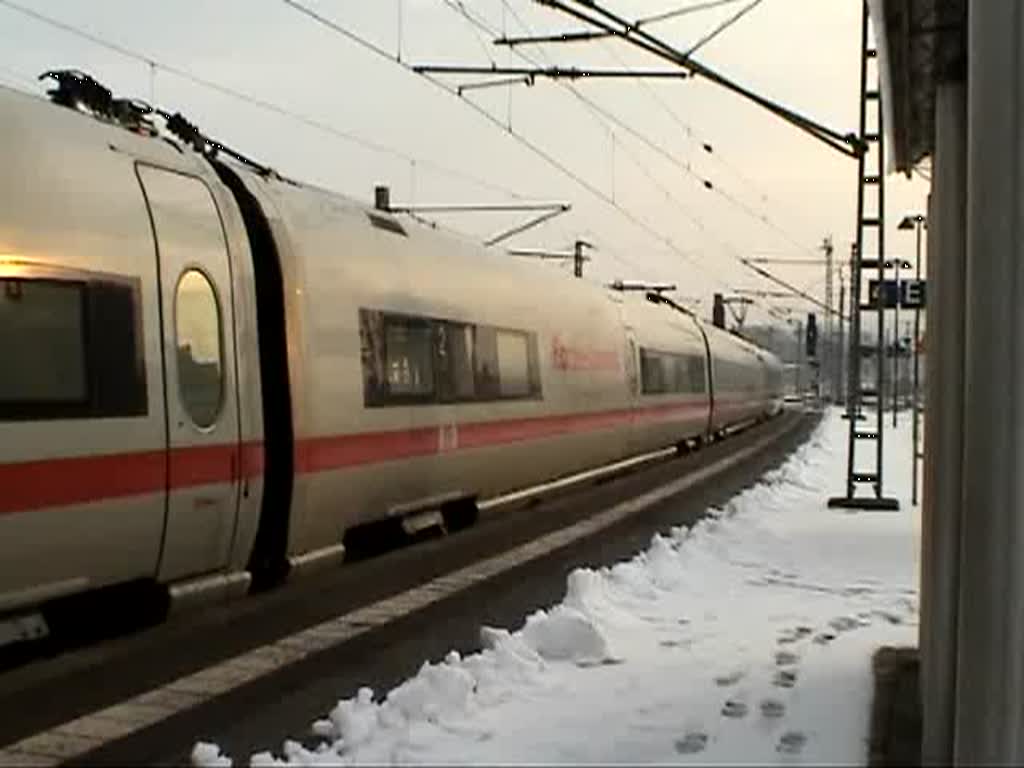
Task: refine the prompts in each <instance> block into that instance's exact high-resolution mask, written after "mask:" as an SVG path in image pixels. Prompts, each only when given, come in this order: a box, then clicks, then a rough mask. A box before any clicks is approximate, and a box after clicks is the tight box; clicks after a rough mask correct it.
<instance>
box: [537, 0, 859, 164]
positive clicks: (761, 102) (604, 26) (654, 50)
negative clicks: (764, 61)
mask: <svg viewBox="0 0 1024 768" xmlns="http://www.w3.org/2000/svg"><path fill="white" fill-rule="evenodd" d="M568 1H569V2H574V3H576V4H577V5H582V6H584V7H585V8H587V9H588V10H589V11H591V12H592V13H596V14H599V15H600V16H602V17H604V18H603V19H602V18H596V17H595V16H593V15H591V13H584V12H583V11H581V10H578V9H576V8H574V7H572V6H570V5H569V4H568V3H567V2H563V0H535V2H537V3H539V4H540V5H544V6H547V7H549V8H553V9H555V10H558V11H561V12H563V13H565V14H568V15H570V16H573V17H575V18H577V19H579V20H581V21H584V22H586V23H587V24H590V25H591V26H593V27H596V28H598V29H601V30H604V31H606V32H608V33H609V34H611V35H615V36H617V37H621V38H622V39H623V40H626V41H628V42H630V43H632V44H633V45H635V46H637V47H638V48H641V49H642V50H645V51H647V52H649V53H651V54H653V55H655V56H658V57H659V58H662V59H665V60H667V61H671V62H672V63H674V64H677V65H678V66H681V67H684V68H685V69H687V70H689V72H690V73H691V74H692V75H693V76H699V77H703V78H705V79H707V80H709V81H711V82H713V83H715V84H716V85H719V86H721V87H723V88H725V89H726V90H729V91H732V92H733V93H736V94H738V95H740V96H742V97H744V98H746V99H747V100H749V101H752V102H754V103H755V104H757V105H758V106H760V107H763V108H764V109H766V110H768V111H769V112H771V113H772V114H774V115H776V116H778V117H780V118H782V119H783V120H785V121H786V122H788V123H790V124H792V125H795V126H796V127H797V128H800V129H801V130H803V131H805V132H807V133H809V134H810V135H812V136H814V137H815V138H816V139H818V140H819V141H821V142H823V143H824V144H826V145H828V146H830V147H832V149H835V150H837V151H839V152H841V153H842V154H844V155H847V156H849V157H858V156H859V155H860V154H861V153H862V152H863V151H864V150H863V145H862V143H861V142H860V140H859V139H858V138H857V137H856V136H855V135H853V134H852V133H851V134H842V133H839V132H838V131H835V130H833V129H831V128H829V127H827V126H824V125H821V124H820V123H817V122H815V121H813V120H811V119H810V118H808V117H805V116H804V115H801V114H799V113H798V112H795V111H793V110H791V109H789V108H788V107H785V106H782V105H781V104H778V103H776V102H774V101H772V100H770V99H768V98H766V97H764V96H761V95H760V94H757V93H755V92H753V91H751V90H750V89H749V88H746V87H744V86H742V85H740V84H739V83H736V82H734V81H732V80H730V79H728V78H727V77H725V76H724V75H722V74H720V73H718V72H717V71H715V70H713V69H711V68H710V67H707V66H705V65H704V64H702V63H700V62H699V61H697V60H696V59H693V58H691V57H690V56H688V55H687V54H685V53H683V52H682V51H680V50H678V49H676V48H673V47H672V46H670V45H669V44H668V43H666V42H664V41H663V40H661V39H659V38H657V37H655V36H654V35H651V34H650V33H648V32H645V31H644V30H643V29H641V28H639V27H637V26H636V24H635V23H632V22H630V21H628V20H626V19H623V18H622V17H620V16H618V15H616V14H614V13H612V12H611V11H609V10H607V9H605V8H602V7H601V6H599V5H598V4H597V3H596V2H593V0H568Z"/></svg>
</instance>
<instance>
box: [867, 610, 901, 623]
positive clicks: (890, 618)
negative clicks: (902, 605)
mask: <svg viewBox="0 0 1024 768" xmlns="http://www.w3.org/2000/svg"><path fill="white" fill-rule="evenodd" d="M874 614H875V616H878V617H880V618H883V619H885V620H886V621H887V622H889V623H890V624H902V623H903V618H902V617H900V616H897V615H896V614H895V613H890V612H889V611H874Z"/></svg>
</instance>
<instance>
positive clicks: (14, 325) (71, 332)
mask: <svg viewBox="0 0 1024 768" xmlns="http://www.w3.org/2000/svg"><path fill="white" fill-rule="evenodd" d="M0 284H2V285H3V291H2V292H0V356H2V359H3V360H4V374H3V376H0V401H3V402H5V403H26V404H31V403H64V404H69V403H78V404H81V405H84V404H85V403H86V402H87V401H88V397H89V378H88V368H87V364H86V339H85V328H86V311H85V310H86V286H85V283H83V282H74V283H72V282H58V281H55V280H3V281H0Z"/></svg>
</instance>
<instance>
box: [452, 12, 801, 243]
mask: <svg viewBox="0 0 1024 768" xmlns="http://www.w3.org/2000/svg"><path fill="white" fill-rule="evenodd" d="M757 2H760V0H757ZM755 4H756V3H755ZM715 5H718V4H717V3H711V4H701V6H699V7H698V6H688V8H690V9H692V10H705V9H707V8H710V7H712V6H715ZM753 5H754V4H751V5H748V6H747V7H746V9H745V10H750V9H751V8H752V7H753ZM502 6H503V7H504V8H507V9H508V10H509V12H510V13H511V14H512V16H513V18H514V19H515V20H516V23H518V24H519V26H520V28H522V29H523V31H524V32H526V33H527V34H532V33H533V30H532V28H531V27H530V26H529V25H528V24H527V23H526V22H525V21H524V20H523V18H522V17H521V16H520V15H519V13H517V12H516V11H515V9H514V8H513V7H512V6H511V4H510V3H509V0H502ZM467 18H469V17H468V15H467ZM738 18H739V16H734V17H733V21H732V23H735V21H736V20H738ZM725 28H727V27H725V26H723V25H719V27H718V28H717V29H718V30H719V31H722V30H724V29H725ZM605 50H607V52H608V53H609V54H610V55H611V56H612V57H613V58H614V59H615V60H616V61H617V62H618V63H619V65H620V66H622V67H623V68H624V69H626V70H629V69H630V67H629V65H627V64H626V63H625V62H624V61H623V60H622V59H621V57H619V56H618V54H617V53H616V52H615V51H614V49H612V48H610V47H609V46H605ZM519 55H520V57H521V58H524V59H525V60H526V61H530V62H532V59H530V58H529V57H527V56H525V55H524V54H522V53H519ZM541 55H542V56H543V57H544V59H545V60H546V61H547V62H548V63H550V62H551V59H550V58H549V57H548V56H546V55H545V54H544V53H543V51H542V52H541ZM638 82H639V83H640V84H641V86H642V87H644V89H645V90H646V91H647V93H648V94H649V95H650V96H651V98H652V99H654V100H655V102H657V103H658V104H660V106H661V107H662V109H663V110H664V111H665V112H666V113H667V114H668V115H669V117H670V118H671V119H672V120H673V121H674V122H676V124H677V125H679V126H680V127H681V128H683V130H684V131H685V133H686V135H688V136H689V138H691V139H693V140H694V141H696V142H697V143H698V144H699V145H700V147H701V149H702V150H703V151H705V152H706V153H707V154H709V155H710V156H711V157H712V159H713V160H714V161H715V162H717V163H719V164H721V165H722V166H723V167H725V168H726V169H727V170H729V171H730V172H731V173H732V174H733V175H734V176H736V177H737V178H739V179H740V181H741V182H743V183H745V184H746V185H747V186H750V187H752V188H753V186H754V185H753V182H751V181H750V180H748V179H746V178H745V177H744V176H743V175H742V174H740V173H739V171H738V170H736V169H735V168H733V167H732V166H731V164H729V163H728V162H727V161H726V160H725V159H724V158H723V157H721V156H720V154H719V153H717V152H714V151H713V147H712V146H711V144H710V143H709V142H707V141H705V140H703V139H700V138H699V137H697V136H696V131H695V130H694V128H693V126H691V125H689V124H688V123H686V122H685V121H683V120H682V119H681V118H680V117H679V116H678V115H677V114H676V113H675V111H674V110H672V109H671V108H670V107H669V106H668V104H666V103H665V101H664V99H662V98H661V97H660V96H659V95H658V94H657V92H656V91H654V89H653V88H652V87H651V85H650V83H649V82H648V81H647V80H645V79H643V78H638ZM570 90H571V91H572V92H573V93H574V95H575V96H576V98H577V99H579V100H580V101H582V102H584V103H586V104H588V105H589V106H590V107H592V108H593V109H597V110H599V111H600V112H601V113H602V114H603V116H604V117H605V118H606V119H609V120H611V121H613V122H615V123H616V124H617V125H619V127H621V128H623V129H624V130H626V131H627V132H628V133H630V134H631V135H632V136H633V137H634V138H636V139H637V140H638V141H641V142H642V143H644V144H645V145H646V146H647V147H648V148H649V149H651V150H652V151H654V152H656V153H657V154H658V155H660V156H661V157H663V158H664V159H666V160H667V161H668V162H670V163H672V164H673V165H675V166H676V167H677V168H679V169H680V170H682V171H683V172H684V173H686V174H687V175H689V176H690V177H691V178H693V179H694V180H695V182H696V183H698V184H700V185H701V186H702V187H704V188H706V189H709V190H710V191H712V192H713V193H715V194H717V195H719V196H721V197H722V198H723V199H725V200H726V201H727V202H729V203H730V204H731V205H734V206H735V207H737V208H739V209H740V210H741V211H742V212H743V213H745V214H747V215H749V216H751V217H752V218H754V219H757V220H758V221H759V222H760V223H762V224H764V225H765V226H767V227H769V228H770V229H772V230H773V231H774V232H776V233H777V234H779V235H781V236H782V237H783V238H784V239H786V240H787V241H789V242H790V243H791V244H793V245H794V246H796V247H797V248H800V249H801V250H803V251H806V252H808V253H812V252H813V250H812V249H811V248H809V247H808V246H806V245H805V244H803V243H801V242H800V241H799V239H798V238H796V237H795V236H794V235H792V234H791V233H790V232H789V231H787V230H786V229H784V228H783V227H781V226H780V225H778V224H777V223H776V222H775V221H773V220H772V219H771V218H770V217H769V216H768V215H767V214H765V213H759V212H758V211H755V210H753V209H752V208H751V207H750V206H748V205H747V204H745V203H743V202H742V201H741V200H740V199H739V198H738V197H736V196H735V195H733V194H731V193H729V192H727V191H726V190H724V189H722V188H721V187H720V186H719V185H718V184H715V183H713V182H712V181H711V180H709V179H705V178H704V177H703V176H701V175H700V174H698V173H696V172H695V171H694V170H693V169H692V167H691V165H690V164H689V163H685V162H683V161H682V160H680V159H679V158H678V157H677V156H676V155H675V154H674V153H673V152H671V151H669V150H668V149H666V148H665V147H663V146H662V145H660V144H659V143H657V142H655V141H653V140H652V139H650V138H649V137H648V136H646V135H644V134H643V133H641V132H640V131H638V130H636V129H635V128H634V127H633V126H631V125H629V124H627V123H625V122H624V121H622V120H620V119H619V118H617V117H616V116H615V115H614V114H612V113H611V112H609V111H608V110H606V109H604V108H603V107H601V106H600V105H598V104H597V102H595V101H594V100H593V99H590V98H588V97H587V96H585V95H583V94H582V93H580V92H579V90H578V89H570ZM754 191H755V192H757V193H758V194H760V195H761V196H762V197H766V196H765V195H764V193H763V192H760V191H759V190H756V189H755V190H754Z"/></svg>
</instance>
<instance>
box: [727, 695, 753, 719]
mask: <svg viewBox="0 0 1024 768" xmlns="http://www.w3.org/2000/svg"><path fill="white" fill-rule="evenodd" d="M722 714H723V715H724V716H725V717H732V718H736V719H739V718H741V717H746V716H747V703H746V702H745V701H740V700H739V699H729V700H728V701H727V702H725V704H724V705H723V706H722Z"/></svg>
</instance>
